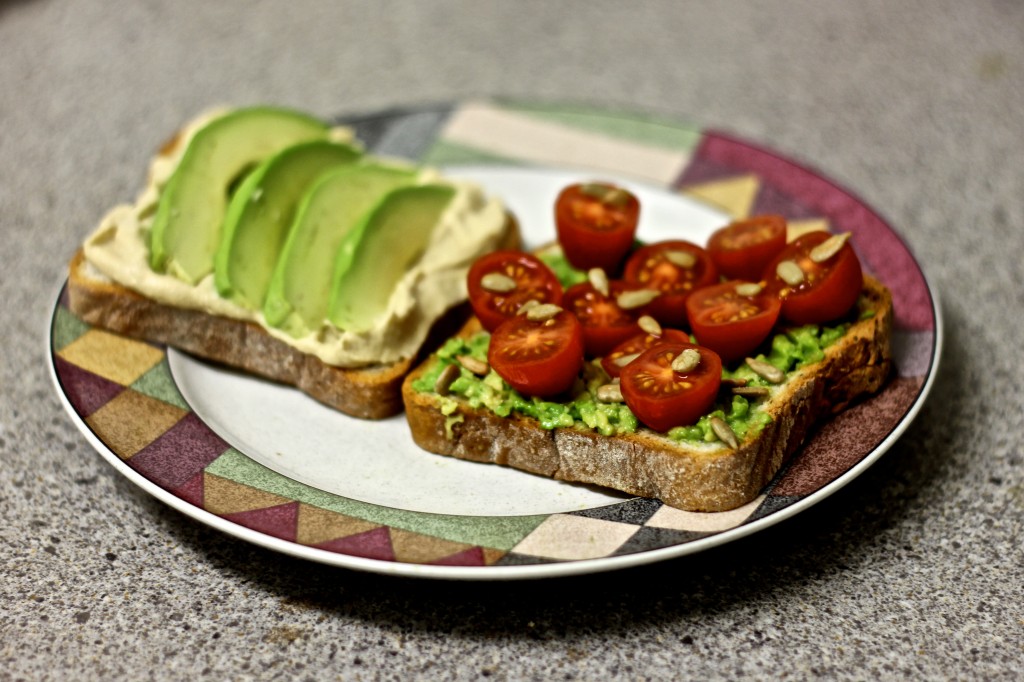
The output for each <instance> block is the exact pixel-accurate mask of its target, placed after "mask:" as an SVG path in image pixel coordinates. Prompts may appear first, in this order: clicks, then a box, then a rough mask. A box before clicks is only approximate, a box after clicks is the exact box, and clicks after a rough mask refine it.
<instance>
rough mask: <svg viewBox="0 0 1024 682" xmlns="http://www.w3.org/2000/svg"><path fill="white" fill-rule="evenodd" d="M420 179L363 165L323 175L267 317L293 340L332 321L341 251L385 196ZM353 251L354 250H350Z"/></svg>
mask: <svg viewBox="0 0 1024 682" xmlns="http://www.w3.org/2000/svg"><path fill="white" fill-rule="evenodd" d="M415 178H416V171H415V169H413V168H405V167H398V166H386V165H380V164H372V163H358V164H354V165H351V166H343V167H341V168H338V169H337V170H333V171H330V172H328V173H327V174H325V175H323V176H322V177H321V178H320V179H318V180H317V181H316V183H315V184H314V185H313V187H312V188H311V189H310V190H309V191H308V192H307V193H306V195H305V196H304V197H303V199H302V202H301V204H300V205H299V208H298V209H297V211H296V214H295V221H294V222H293V224H292V227H291V230H290V231H289V233H288V238H287V239H286V240H285V244H284V247H283V249H282V251H281V256H280V257H279V258H278V261H277V267H276V268H275V270H274V274H273V276H272V277H271V279H270V287H269V289H268V290H267V297H266V301H265V302H264V304H263V316H264V317H265V318H266V320H267V324H269V325H271V326H273V327H280V328H283V329H285V330H286V331H288V333H290V334H292V335H293V336H304V335H305V334H307V333H309V332H311V331H314V330H317V329H319V328H320V327H321V326H322V325H323V323H324V321H325V320H326V319H327V306H328V303H329V302H330V295H331V289H330V283H331V281H332V277H333V273H334V267H335V262H336V261H337V257H338V251H339V249H340V248H341V246H342V243H343V242H345V238H346V236H347V235H348V234H349V233H350V232H351V231H352V230H353V229H355V228H356V227H357V226H358V225H359V224H360V220H361V219H362V218H363V216H364V215H365V214H366V213H367V212H368V211H369V210H370V209H371V208H372V207H373V206H375V205H376V204H377V202H379V201H380V199H381V197H383V196H384V195H386V194H387V193H388V192H390V191H391V190H393V189H395V188H397V187H401V186H402V185H408V184H411V183H412V182H413V181H414V180H415ZM350 248H352V247H350Z"/></svg>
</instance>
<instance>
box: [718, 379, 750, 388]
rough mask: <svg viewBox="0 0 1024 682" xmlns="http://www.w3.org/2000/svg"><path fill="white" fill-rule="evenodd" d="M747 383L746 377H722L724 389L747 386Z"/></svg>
mask: <svg viewBox="0 0 1024 682" xmlns="http://www.w3.org/2000/svg"><path fill="white" fill-rule="evenodd" d="M747 383H748V382H747V380H746V379H722V384H721V386H722V388H724V389H732V388H736V387H738V386H746V385H747Z"/></svg>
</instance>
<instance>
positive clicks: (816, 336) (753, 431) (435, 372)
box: [412, 253, 849, 443]
mask: <svg viewBox="0 0 1024 682" xmlns="http://www.w3.org/2000/svg"><path fill="white" fill-rule="evenodd" d="M541 258H542V260H544V261H545V262H546V263H548V265H550V266H552V269H553V270H554V271H555V272H556V274H559V273H561V274H560V279H561V278H562V277H563V276H565V275H566V273H568V275H569V277H574V276H575V275H574V274H573V273H572V272H570V270H571V269H566V268H563V267H562V266H561V264H560V263H559V261H560V260H562V259H561V256H560V254H558V253H546V254H543V255H542V256H541ZM563 281H565V280H563ZM568 281H572V280H571V279H569V280H568ZM848 328H849V325H848V324H845V323H844V324H839V325H836V326H830V327H820V326H817V325H806V326H803V327H798V328H795V329H787V330H785V331H781V332H779V333H777V334H776V335H775V336H774V337H773V338H772V339H771V342H770V343H769V344H768V345H766V350H765V352H764V353H761V354H759V355H757V358H758V359H759V360H763V361H766V362H768V363H770V364H771V365H773V366H775V367H776V368H778V369H780V370H782V371H783V372H785V373H789V372H792V371H794V370H796V369H799V368H801V367H804V366H806V365H810V364H813V363H815V362H818V361H820V360H822V359H823V358H824V357H825V355H824V349H825V348H827V347H828V346H829V345H831V344H832V343H835V342H836V341H837V340H839V339H840V338H841V337H842V336H843V335H844V334H845V333H846V330H847V329H848ZM489 341H490V335H489V334H487V333H486V332H480V333H478V334H476V335H475V336H473V337H472V338H470V339H462V338H458V337H455V338H452V339H449V340H448V341H447V342H446V343H445V345H444V346H442V347H441V349H440V350H438V352H437V353H436V354H435V356H434V358H433V359H432V361H431V364H430V365H429V367H428V369H427V371H426V372H425V373H424V374H423V375H422V376H420V377H419V378H418V379H416V380H415V381H414V382H413V384H412V386H413V388H414V389H415V390H417V391H419V392H421V393H433V392H434V386H435V384H436V383H437V378H438V377H439V376H440V375H441V372H442V371H444V368H445V367H446V366H447V365H451V364H458V361H457V360H456V358H457V357H458V356H460V355H469V356H472V357H474V358H477V359H478V360H482V361H484V362H487V347H488V343H489ZM722 378H723V379H745V380H746V381H747V385H749V386H771V385H772V384H770V383H768V382H767V381H766V380H765V379H763V378H761V377H760V376H758V375H757V374H755V373H754V372H753V371H752V370H751V369H750V368H749V367H747V366H746V364H740V365H739V366H732V367H726V368H723V370H722ZM606 383H608V375H607V374H605V373H604V370H603V369H601V367H600V363H599V362H597V361H596V360H595V361H593V362H588V363H586V365H585V366H584V370H583V374H582V376H581V378H580V381H577V382H576V385H575V386H574V387H573V389H572V391H571V392H570V394H569V395H568V396H567V397H566V398H565V399H563V400H561V401H550V400H543V399H540V398H535V397H528V396H523V395H521V394H519V393H518V392H516V391H515V390H514V389H513V388H511V387H510V386H509V385H508V384H507V383H505V381H504V380H503V379H502V378H501V377H500V376H499V375H498V374H497V372H495V371H494V370H493V369H492V370H491V371H490V373H489V374H487V375H486V376H484V377H478V376H476V375H474V374H472V373H471V372H469V371H468V370H466V369H465V368H463V367H461V366H460V368H459V377H458V378H457V379H456V380H455V381H454V382H453V383H452V385H451V387H450V388H449V393H450V395H449V396H438V400H439V401H440V405H441V411H442V413H444V414H446V415H452V414H454V413H455V410H456V407H457V403H456V401H455V399H454V398H461V399H463V400H465V401H466V402H467V403H468V404H469V406H470V407H472V408H474V409H478V408H485V409H488V410H490V411H491V412H493V413H494V414H496V415H498V416H500V417H507V416H509V415H510V414H512V413H513V412H515V413H518V414H521V415H524V416H527V417H532V418H534V419H536V420H537V421H538V423H539V424H540V426H541V427H542V428H545V429H554V428H575V429H590V430H593V431H596V432H598V433H600V434H601V435H605V436H614V435H620V434H625V433H633V432H635V431H636V430H637V429H638V428H639V427H640V424H639V422H638V421H637V418H636V416H634V414H633V412H632V411H631V410H630V409H629V407H628V406H626V405H625V404H624V403H603V402H599V401H598V400H597V398H596V393H597V389H598V388H599V387H600V386H602V385H603V384H606ZM712 417H719V418H721V419H724V420H725V421H726V423H727V424H729V426H730V427H731V428H732V430H733V432H735V434H736V436H737V437H738V438H739V439H740V441H743V440H744V439H746V438H747V437H751V438H753V437H755V436H756V435H757V434H758V433H760V432H761V430H762V429H763V428H764V427H765V426H766V425H767V424H769V423H771V417H770V416H769V415H768V414H767V413H766V412H765V411H763V410H762V409H760V408H759V403H758V401H757V400H756V399H748V398H745V397H743V396H738V395H726V394H721V395H720V396H719V398H718V400H717V402H716V403H715V405H714V406H713V407H712V409H711V411H709V412H708V414H706V415H704V416H703V417H701V418H700V419H699V420H698V421H697V423H696V424H693V425H692V426H680V427H676V428H674V429H671V430H670V431H668V433H666V434H665V435H666V436H667V437H668V438H670V439H672V440H674V441H678V442H686V443H715V442H717V441H718V437H717V436H716V435H715V433H714V431H712V429H711V424H710V420H711V418H712ZM451 419H454V420H455V421H459V420H458V419H457V418H451ZM449 426H450V425H449Z"/></svg>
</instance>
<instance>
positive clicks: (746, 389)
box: [732, 386, 771, 398]
mask: <svg viewBox="0 0 1024 682" xmlns="http://www.w3.org/2000/svg"><path fill="white" fill-rule="evenodd" d="M732 393H733V395H741V396H743V397H744V398H763V397H764V396H766V395H768V394H769V393H771V390H769V388H768V387H767V386H734V387H733V389H732Z"/></svg>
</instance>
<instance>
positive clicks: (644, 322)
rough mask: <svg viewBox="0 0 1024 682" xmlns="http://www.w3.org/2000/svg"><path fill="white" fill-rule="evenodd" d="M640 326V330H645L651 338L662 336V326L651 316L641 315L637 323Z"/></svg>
mask: <svg viewBox="0 0 1024 682" xmlns="http://www.w3.org/2000/svg"><path fill="white" fill-rule="evenodd" d="M636 323H637V324H638V325H640V329H642V330H644V331H645V332H647V333H648V334H650V335H651V336H661V332H662V329H661V325H660V324H658V321H657V320H656V319H654V318H653V317H651V316H650V315H641V316H640V319H639V320H637V321H636Z"/></svg>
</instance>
